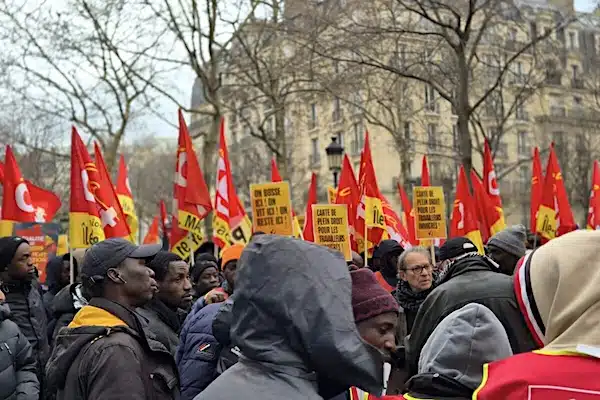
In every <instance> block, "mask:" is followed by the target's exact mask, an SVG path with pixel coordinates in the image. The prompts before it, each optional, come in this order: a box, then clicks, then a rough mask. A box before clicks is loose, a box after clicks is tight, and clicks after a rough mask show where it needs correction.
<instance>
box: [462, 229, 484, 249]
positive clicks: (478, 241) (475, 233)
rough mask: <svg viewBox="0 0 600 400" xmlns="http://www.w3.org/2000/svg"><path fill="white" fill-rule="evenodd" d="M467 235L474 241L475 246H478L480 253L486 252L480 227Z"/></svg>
mask: <svg viewBox="0 0 600 400" xmlns="http://www.w3.org/2000/svg"><path fill="white" fill-rule="evenodd" d="M465 237H466V238H467V239H469V240H470V241H471V242H473V244H474V245H475V246H477V251H478V252H479V254H485V250H484V249H483V239H482V238H481V232H479V229H478V230H476V231H471V232H469V233H467V234H466V235H465Z"/></svg>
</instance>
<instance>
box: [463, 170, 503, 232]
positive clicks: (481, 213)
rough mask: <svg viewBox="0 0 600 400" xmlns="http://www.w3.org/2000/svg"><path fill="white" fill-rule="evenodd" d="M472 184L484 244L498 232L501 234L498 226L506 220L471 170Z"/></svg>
mask: <svg viewBox="0 0 600 400" xmlns="http://www.w3.org/2000/svg"><path fill="white" fill-rule="evenodd" d="M471 184H472V185H473V197H474V201H475V210H476V212H477V219H478V221H479V231H480V233H481V238H482V239H483V243H487V241H488V239H489V238H490V237H492V236H493V235H494V234H495V233H496V232H499V231H498V230H497V229H498V224H499V223H500V222H502V223H504V219H503V218H502V216H501V215H500V211H499V210H498V208H497V207H496V206H495V205H494V203H493V202H492V199H491V197H490V196H488V194H487V193H486V192H485V188H484V186H483V182H482V181H481V179H479V177H478V176H477V174H476V173H475V171H473V170H471ZM494 224H496V225H494Z"/></svg>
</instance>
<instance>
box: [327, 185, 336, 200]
mask: <svg viewBox="0 0 600 400" xmlns="http://www.w3.org/2000/svg"><path fill="white" fill-rule="evenodd" d="M336 197H337V189H336V188H334V187H333V186H329V187H328V188H327V202H328V203H329V204H334V203H335V198H336Z"/></svg>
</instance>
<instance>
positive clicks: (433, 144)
mask: <svg viewBox="0 0 600 400" xmlns="http://www.w3.org/2000/svg"><path fill="white" fill-rule="evenodd" d="M427 147H428V148H429V150H432V151H436V150H437V149H438V137H437V126H436V125H435V124H427Z"/></svg>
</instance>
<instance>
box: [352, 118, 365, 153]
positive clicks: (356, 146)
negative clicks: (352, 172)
mask: <svg viewBox="0 0 600 400" xmlns="http://www.w3.org/2000/svg"><path fill="white" fill-rule="evenodd" d="M352 130H353V136H354V140H353V141H352V154H353V155H358V154H360V152H361V150H362V148H363V147H364V130H363V125H362V122H355V123H354V126H353V129H352Z"/></svg>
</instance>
